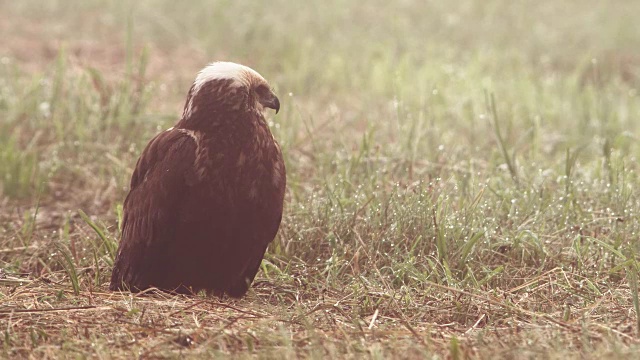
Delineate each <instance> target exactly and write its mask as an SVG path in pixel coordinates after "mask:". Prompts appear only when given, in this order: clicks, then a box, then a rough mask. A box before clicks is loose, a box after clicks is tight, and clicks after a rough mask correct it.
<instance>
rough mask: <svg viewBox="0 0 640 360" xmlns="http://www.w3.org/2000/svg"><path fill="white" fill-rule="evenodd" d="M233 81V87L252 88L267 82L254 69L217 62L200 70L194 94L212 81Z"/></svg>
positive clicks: (194, 86) (226, 62)
mask: <svg viewBox="0 0 640 360" xmlns="http://www.w3.org/2000/svg"><path fill="white" fill-rule="evenodd" d="M223 79H225V80H233V85H234V86H237V87H241V86H247V87H248V86H250V85H251V84H252V83H255V82H261V83H265V84H266V83H267V81H266V80H265V79H264V78H263V77H262V75H260V74H258V72H257V71H255V70H253V69H252V68H250V67H248V66H244V65H240V64H236V63H233V62H228V61H217V62H214V63H211V64H209V65H207V66H206V67H205V68H204V69H202V70H200V72H199V73H198V76H196V80H195V81H194V83H193V90H194V93H196V92H198V90H200V88H201V87H202V86H203V85H204V84H206V83H207V82H209V81H212V80H223Z"/></svg>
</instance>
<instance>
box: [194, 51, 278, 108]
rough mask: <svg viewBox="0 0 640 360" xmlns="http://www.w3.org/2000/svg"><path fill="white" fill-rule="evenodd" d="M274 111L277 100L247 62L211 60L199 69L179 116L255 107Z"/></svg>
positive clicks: (263, 80)
mask: <svg viewBox="0 0 640 360" xmlns="http://www.w3.org/2000/svg"><path fill="white" fill-rule="evenodd" d="M265 108H271V109H274V110H275V111H276V114H277V113H278V110H280V100H279V99H278V97H277V96H276V95H275V94H274V93H273V91H272V90H271V87H270V86H269V84H268V83H267V81H266V80H265V79H264V78H263V77H262V76H261V75H260V74H258V72H257V71H255V70H253V69H251V68H250V67H248V66H244V65H240V64H236V63H232V62H222V61H219V62H214V63H212V64H209V65H207V66H206V67H205V68H204V69H202V70H200V72H199V73H198V76H196V80H195V81H194V82H193V85H192V86H191V89H190V90H189V95H188V97H187V102H186V104H185V108H184V113H183V116H182V117H183V120H186V119H188V118H191V117H194V116H197V115H198V114H211V113H215V112H219V113H229V112H238V111H257V112H259V113H262V111H263V110H264V109H265Z"/></svg>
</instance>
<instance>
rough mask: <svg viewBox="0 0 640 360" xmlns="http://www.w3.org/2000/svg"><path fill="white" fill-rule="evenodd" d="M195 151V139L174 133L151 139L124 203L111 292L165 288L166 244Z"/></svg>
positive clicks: (175, 218) (190, 172) (172, 227)
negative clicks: (152, 287) (126, 289)
mask: <svg viewBox="0 0 640 360" xmlns="http://www.w3.org/2000/svg"><path fill="white" fill-rule="evenodd" d="M196 150H197V144H196V143H195V141H194V139H193V138H192V137H191V136H189V135H188V134H187V133H185V132H182V131H180V130H177V129H171V130H167V131H165V132H162V133H161V134H159V135H157V136H156V137H155V138H153V139H152V140H151V141H150V142H149V144H148V145H147V147H146V148H145V150H144V151H143V152H142V155H141V156H140V159H138V163H137V164H136V169H135V171H134V172H133V175H132V177H131V190H130V192H129V195H127V198H126V199H125V202H124V217H123V225H122V238H121V240H120V246H119V248H118V255H117V258H116V261H115V264H114V269H113V273H112V277H111V289H112V290H119V289H123V288H128V289H130V290H134V291H135V290H143V289H145V288H148V287H149V286H150V285H151V284H153V285H155V286H162V283H161V281H162V279H166V278H167V276H166V274H165V272H166V271H167V267H166V266H163V265H165V264H166V261H167V260H168V257H169V254H168V253H167V251H166V248H167V246H166V245H167V244H169V243H170V242H172V241H174V237H175V236H174V235H175V234H174V232H175V227H176V226H175V225H176V224H175V223H176V222H177V221H178V214H177V209H178V206H177V205H178V204H179V201H180V199H181V197H182V195H183V194H184V192H185V191H186V190H187V188H188V186H189V185H188V184H189V183H190V181H191V180H190V179H192V177H193V176H194V175H193V174H192V173H193V170H192V169H193V164H194V161H195V156H196Z"/></svg>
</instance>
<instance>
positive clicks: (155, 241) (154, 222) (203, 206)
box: [110, 62, 286, 297]
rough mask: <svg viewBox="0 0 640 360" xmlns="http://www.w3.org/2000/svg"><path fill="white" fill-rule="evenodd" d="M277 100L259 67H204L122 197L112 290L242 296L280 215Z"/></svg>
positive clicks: (223, 64)
mask: <svg viewBox="0 0 640 360" xmlns="http://www.w3.org/2000/svg"><path fill="white" fill-rule="evenodd" d="M265 108H271V109H274V110H275V111H276V114H277V113H278V110H279V109H280V101H279V100H278V98H277V97H276V95H275V94H274V93H273V92H272V91H271V89H270V87H269V84H267V82H266V80H265V79H264V78H263V77H262V76H260V74H258V73H257V72H256V71H254V70H253V69H251V68H249V67H246V66H243V65H239V64H235V63H231V62H215V63H213V64H210V65H208V66H207V67H205V68H204V69H202V70H201V71H200V73H199V74H198V75H197V77H196V79H195V82H194V83H193V85H192V86H191V89H190V90H189V94H188V96H187V101H186V104H185V106H184V112H183V114H182V118H181V119H180V121H178V123H177V124H176V125H175V126H174V127H172V128H170V129H169V130H166V131H164V132H162V133H160V134H159V135H157V136H156V137H155V138H153V139H152V140H151V141H150V142H149V144H148V145H147V147H146V148H145V149H144V151H143V152H142V155H140V158H139V159H138V163H137V165H136V169H135V171H134V172H133V176H132V177H131V189H130V191H129V195H127V198H126V199H125V201H124V216H123V222H122V239H121V240H120V246H119V248H118V254H117V257H116V260H115V264H114V268H113V273H112V275H111V286H110V289H111V290H130V291H134V292H135V291H140V290H144V289H147V288H149V287H156V288H159V289H163V290H168V291H176V292H179V293H193V292H197V291H199V290H206V291H207V292H208V293H209V294H214V295H219V296H222V295H223V294H224V293H226V294H228V295H229V296H232V297H241V296H243V295H244V294H245V293H246V292H247V290H248V288H249V286H250V284H251V282H252V281H253V279H254V277H255V275H256V273H257V272H258V269H259V267H260V263H261V261H262V258H263V256H264V253H265V251H266V249H267V246H268V245H269V243H270V242H271V241H272V240H273V239H274V237H275V236H276V233H277V231H278V227H279V226H280V220H281V219H282V204H283V199H284V191H285V185H286V176H285V167H284V162H283V159H282V153H281V151H280V147H279V145H278V143H277V142H276V140H275V139H274V137H273V135H272V134H271V131H270V130H269V126H268V125H267V123H266V121H265V118H264V115H263V110H264V109H265Z"/></svg>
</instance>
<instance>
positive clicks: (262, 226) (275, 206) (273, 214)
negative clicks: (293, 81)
mask: <svg viewBox="0 0 640 360" xmlns="http://www.w3.org/2000/svg"><path fill="white" fill-rule="evenodd" d="M276 166H277V167H279V169H282V172H281V175H280V176H281V179H280V182H279V183H278V185H277V186H274V187H273V188H271V189H270V191H266V192H265V193H264V195H263V196H264V197H263V198H262V201H261V202H260V203H259V204H254V203H249V204H247V205H248V206H247V207H246V208H245V209H242V213H244V214H251V216H250V217H249V219H248V220H249V221H248V222H249V223H250V224H252V225H253V226H251V227H246V226H245V227H243V228H242V229H238V232H240V233H243V232H246V233H245V234H244V236H245V237H247V238H249V239H252V242H253V243H254V246H252V247H251V248H249V249H247V250H246V251H248V252H249V254H248V256H247V257H246V258H245V264H244V269H243V271H242V272H241V274H240V276H239V277H238V278H237V279H235V280H234V281H233V282H232V283H231V284H230V286H229V288H228V289H227V293H228V294H229V295H230V296H233V297H240V296H242V295H244V293H246V292H247V289H248V288H249V285H250V284H251V282H253V279H254V278H255V276H256V274H257V273H258V270H259V269H260V264H261V263H262V259H263V257H264V253H265V252H266V250H267V247H268V246H269V243H271V242H272V241H273V239H274V238H275V237H276V234H277V233H278V228H279V227H280V222H281V221H282V207H283V199H284V192H285V188H286V175H285V169H284V162H283V160H282V156H281V154H280V153H279V152H278V154H277V156H275V159H273V162H272V164H271V167H276ZM256 210H257V211H256Z"/></svg>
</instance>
